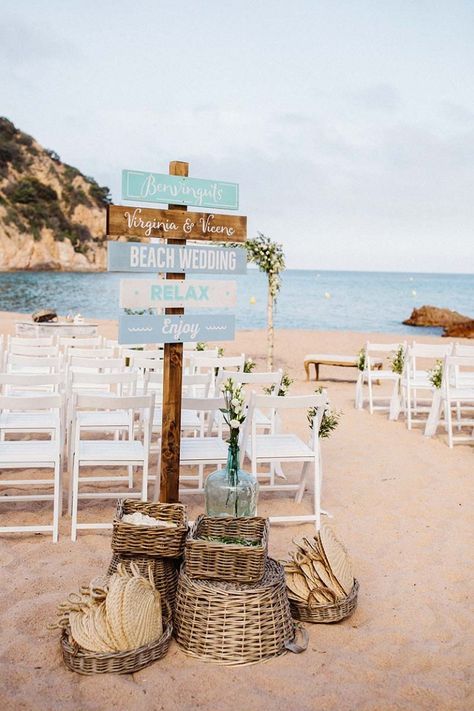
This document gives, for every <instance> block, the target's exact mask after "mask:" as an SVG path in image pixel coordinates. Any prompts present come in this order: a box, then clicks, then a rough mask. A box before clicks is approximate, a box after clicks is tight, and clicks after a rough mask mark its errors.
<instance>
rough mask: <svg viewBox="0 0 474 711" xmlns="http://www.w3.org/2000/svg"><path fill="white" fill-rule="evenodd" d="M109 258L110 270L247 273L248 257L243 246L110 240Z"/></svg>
mask: <svg viewBox="0 0 474 711" xmlns="http://www.w3.org/2000/svg"><path fill="white" fill-rule="evenodd" d="M107 261H108V264H107V268H108V270H109V272H155V273H156V272H171V273H175V274H184V273H187V274H245V272H246V271H247V256H246V253H245V250H244V249H242V248H241V247H199V246H195V245H183V246H178V245H173V244H162V243H149V244H144V243H141V242H108V243H107Z"/></svg>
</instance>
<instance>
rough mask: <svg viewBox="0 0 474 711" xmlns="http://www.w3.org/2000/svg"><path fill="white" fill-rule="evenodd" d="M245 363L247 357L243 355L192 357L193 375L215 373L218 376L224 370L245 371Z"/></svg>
mask: <svg viewBox="0 0 474 711" xmlns="http://www.w3.org/2000/svg"><path fill="white" fill-rule="evenodd" d="M244 363H245V355H244V353H241V354H240V355H239V356H212V357H209V356H208V357H205V356H198V357H197V358H196V356H195V355H193V356H191V360H190V366H191V372H192V373H204V372H208V371H214V372H215V373H216V375H218V374H219V373H220V371H221V370H224V369H226V368H227V369H229V368H230V369H233V370H243V369H244Z"/></svg>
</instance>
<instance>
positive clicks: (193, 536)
mask: <svg viewBox="0 0 474 711" xmlns="http://www.w3.org/2000/svg"><path fill="white" fill-rule="evenodd" d="M200 536H229V537H238V538H249V539H254V540H259V541H260V545H258V546H251V547H250V546H249V547H248V548H247V547H245V546H239V545H232V544H231V543H230V544H228V543H218V542H217V541H216V542H214V541H204V540H202V538H200ZM267 547H268V519H265V518H259V517H252V518H233V517H231V516H229V517H222V518H210V517H209V516H198V518H197V519H196V522H195V524H194V526H193V528H192V529H191V531H190V534H189V536H188V539H187V541H186V552H185V560H186V574H187V575H188V576H189V577H190V578H198V579H217V580H225V581H226V582H237V583H258V581H259V580H261V579H262V577H263V574H264V572H265V561H266V559H267Z"/></svg>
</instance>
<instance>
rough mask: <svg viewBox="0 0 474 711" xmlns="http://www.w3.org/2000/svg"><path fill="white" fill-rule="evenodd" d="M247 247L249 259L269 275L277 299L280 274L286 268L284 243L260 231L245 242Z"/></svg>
mask: <svg viewBox="0 0 474 711" xmlns="http://www.w3.org/2000/svg"><path fill="white" fill-rule="evenodd" d="M245 248H246V250H247V258H248V261H249V262H254V264H256V265H257V266H258V268H259V269H260V271H261V272H265V274H266V275H267V276H268V286H269V289H270V293H271V295H272V296H273V298H274V299H276V297H277V295H278V292H279V291H280V287H281V276H280V274H281V272H282V271H283V270H284V269H285V255H284V254H283V245H281V244H280V243H279V242H272V240H271V239H270V237H266V236H265V235H264V234H262V232H258V233H257V236H256V237H254V238H253V239H248V240H247V241H246V242H245Z"/></svg>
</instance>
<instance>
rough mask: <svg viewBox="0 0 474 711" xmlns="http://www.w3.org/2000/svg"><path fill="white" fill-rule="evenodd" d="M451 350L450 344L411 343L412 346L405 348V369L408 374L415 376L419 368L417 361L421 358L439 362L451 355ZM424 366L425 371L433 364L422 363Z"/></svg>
mask: <svg viewBox="0 0 474 711" xmlns="http://www.w3.org/2000/svg"><path fill="white" fill-rule="evenodd" d="M452 350H453V345H452V343H442V344H437V343H416V341H413V344H412V345H411V346H409V347H408V348H407V352H406V358H405V363H406V369H407V371H408V373H411V374H415V373H416V371H417V369H418V367H419V362H418V363H417V361H418V359H420V358H422V359H423V360H424V361H426V360H430V361H434V360H440V359H443V358H444V357H445V356H447V355H451V353H452ZM424 365H425V366H426V368H425V369H427V368H428V367H430V365H431V367H432V365H433V363H431V364H430V365H428V364H426V363H424Z"/></svg>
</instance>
